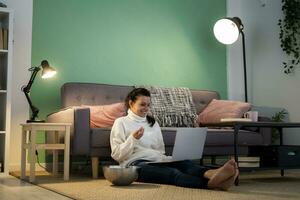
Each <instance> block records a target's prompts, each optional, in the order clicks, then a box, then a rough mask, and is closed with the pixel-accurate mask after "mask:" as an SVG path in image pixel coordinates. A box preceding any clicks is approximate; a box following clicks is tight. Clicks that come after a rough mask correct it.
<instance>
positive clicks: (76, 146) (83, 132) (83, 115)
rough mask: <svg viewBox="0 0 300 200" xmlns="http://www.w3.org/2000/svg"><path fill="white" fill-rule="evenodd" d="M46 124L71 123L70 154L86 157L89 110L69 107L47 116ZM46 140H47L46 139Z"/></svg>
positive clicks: (87, 151) (88, 145) (87, 150)
mask: <svg viewBox="0 0 300 200" xmlns="http://www.w3.org/2000/svg"><path fill="white" fill-rule="evenodd" d="M47 122H56V123H71V154H72V155H87V154H89V149H90V109H89V108H81V107H70V108H66V109H63V110H59V111H57V112H54V113H51V114H49V115H48V116H47ZM47 137H48V136H47ZM47 140H48V138H47Z"/></svg>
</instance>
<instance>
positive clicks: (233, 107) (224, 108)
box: [198, 99, 251, 124]
mask: <svg viewBox="0 0 300 200" xmlns="http://www.w3.org/2000/svg"><path fill="white" fill-rule="evenodd" d="M250 109H251V104H249V103H244V102H240V101H228V100H216V99H213V100H212V101H211V102H210V103H209V104H208V105H207V107H206V108H205V109H204V110H203V111H202V112H201V113H200V114H199V116H198V123H200V124H206V123H217V122H220V120H221V119H222V118H241V117H243V115H244V113H245V112H247V111H248V110H250Z"/></svg>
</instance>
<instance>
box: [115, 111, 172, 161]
mask: <svg viewBox="0 0 300 200" xmlns="http://www.w3.org/2000/svg"><path fill="white" fill-rule="evenodd" d="M141 127H143V128H144V134H143V136H142V137H141V138H140V139H135V138H134V137H133V136H132V133H133V132H135V131H137V130H138V129H139V128H141ZM110 146H111V151H112V152H111V156H112V157H113V159H115V160H116V161H118V162H119V164H120V165H124V166H127V165H130V163H132V162H134V161H136V160H140V159H144V160H148V161H163V160H168V159H170V157H169V156H166V155H165V145H164V141H163V137H162V133H161V129H160V127H159V125H158V123H157V122H155V124H154V125H153V127H150V125H149V124H148V122H147V120H146V117H140V116H138V115H136V114H135V113H133V112H132V111H131V110H130V109H129V110H128V115H127V116H124V117H121V118H118V119H116V121H115V122H114V125H113V127H112V130H111V134H110Z"/></svg>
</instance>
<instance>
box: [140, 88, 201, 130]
mask: <svg viewBox="0 0 300 200" xmlns="http://www.w3.org/2000/svg"><path fill="white" fill-rule="evenodd" d="M136 87H137V86H136ZM139 87H144V88H146V89H148V90H149V91H150V93H151V107H150V113H149V114H150V115H152V116H153V117H154V118H155V119H156V120H157V122H158V123H159V125H160V126H161V127H193V126H194V122H195V119H196V117H197V115H196V107H195V105H194V102H193V99H192V94H191V92H190V90H189V89H188V88H184V87H174V88H163V87H154V86H139Z"/></svg>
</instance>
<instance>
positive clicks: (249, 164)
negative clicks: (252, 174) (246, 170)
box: [239, 162, 259, 167]
mask: <svg viewBox="0 0 300 200" xmlns="http://www.w3.org/2000/svg"><path fill="white" fill-rule="evenodd" d="M239 167H259V162H239Z"/></svg>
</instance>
